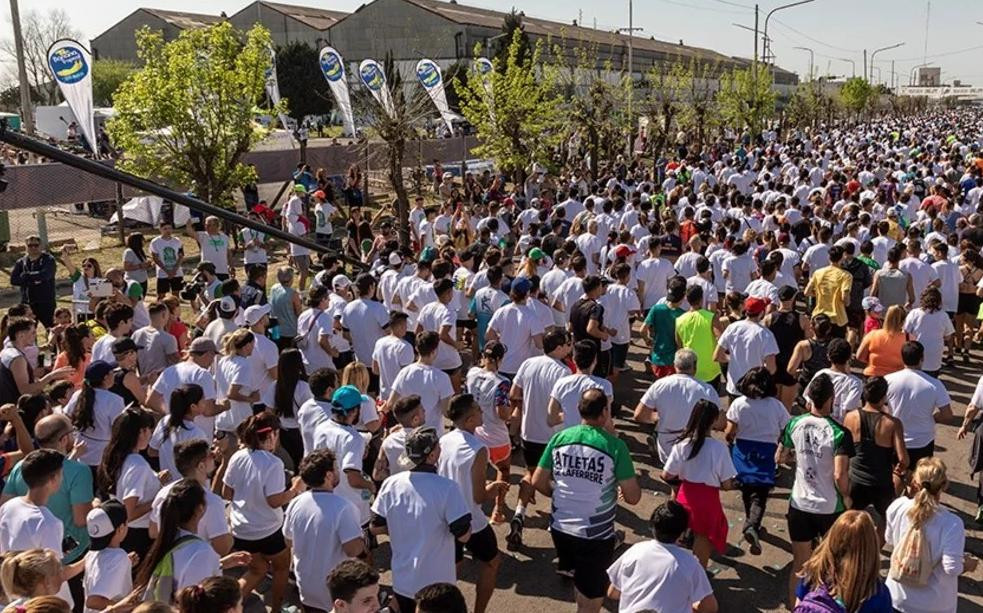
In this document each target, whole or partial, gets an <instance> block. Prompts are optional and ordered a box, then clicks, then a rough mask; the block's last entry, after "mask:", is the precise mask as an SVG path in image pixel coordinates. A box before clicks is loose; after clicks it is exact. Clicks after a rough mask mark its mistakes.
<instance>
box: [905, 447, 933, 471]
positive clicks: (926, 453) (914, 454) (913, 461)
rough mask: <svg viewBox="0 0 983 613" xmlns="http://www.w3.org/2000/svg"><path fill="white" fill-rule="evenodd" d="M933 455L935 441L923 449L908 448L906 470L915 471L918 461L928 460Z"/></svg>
mask: <svg viewBox="0 0 983 613" xmlns="http://www.w3.org/2000/svg"><path fill="white" fill-rule="evenodd" d="M934 455H935V441H932V442H931V443H929V444H928V445H925V446H924V447H916V448H914V449H912V448H910V447H909V448H908V470H915V466H916V465H917V464H918V460H921V459H922V458H930V457H932V456H934Z"/></svg>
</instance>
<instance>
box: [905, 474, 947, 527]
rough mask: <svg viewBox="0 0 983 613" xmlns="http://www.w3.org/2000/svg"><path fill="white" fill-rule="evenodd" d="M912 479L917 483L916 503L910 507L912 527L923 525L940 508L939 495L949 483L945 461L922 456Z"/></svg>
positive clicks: (909, 516)
mask: <svg viewBox="0 0 983 613" xmlns="http://www.w3.org/2000/svg"><path fill="white" fill-rule="evenodd" d="M911 481H912V483H914V484H917V486H918V491H917V492H916V493H915V497H914V500H915V503H914V504H913V505H911V508H910V509H908V520H909V521H911V526H912V528H921V527H923V526H924V525H925V524H926V523H927V522H928V520H930V519H932V517H933V516H934V515H935V513H936V512H937V511H938V510H939V508H940V506H939V497H940V496H941V495H942V491H943V490H945V488H946V486H947V485H948V484H949V479H948V477H946V466H945V462H943V461H942V460H940V459H939V458H935V457H932V458H922V459H921V460H918V464H917V465H916V466H915V472H914V474H913V475H912V476H911Z"/></svg>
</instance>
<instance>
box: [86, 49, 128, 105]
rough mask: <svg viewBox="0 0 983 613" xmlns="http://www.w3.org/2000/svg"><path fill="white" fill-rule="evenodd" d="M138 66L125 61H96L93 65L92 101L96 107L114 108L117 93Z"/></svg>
mask: <svg viewBox="0 0 983 613" xmlns="http://www.w3.org/2000/svg"><path fill="white" fill-rule="evenodd" d="M136 71H137V66H136V65H135V64H131V63H130V62H126V61H123V60H96V61H95V62H93V63H92V100H93V102H95V105H96V106H112V105H113V96H115V95H116V91H117V90H118V89H119V88H120V85H122V84H123V81H126V80H127V79H128V78H130V76H131V75H132V74H133V73H134V72H136Z"/></svg>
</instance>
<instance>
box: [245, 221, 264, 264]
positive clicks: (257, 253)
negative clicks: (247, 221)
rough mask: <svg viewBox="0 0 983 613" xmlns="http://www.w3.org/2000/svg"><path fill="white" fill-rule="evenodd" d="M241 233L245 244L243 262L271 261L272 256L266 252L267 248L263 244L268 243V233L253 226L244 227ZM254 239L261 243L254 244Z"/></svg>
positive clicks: (261, 262) (259, 262) (260, 262)
mask: <svg viewBox="0 0 983 613" xmlns="http://www.w3.org/2000/svg"><path fill="white" fill-rule="evenodd" d="M240 234H241V235H242V244H243V251H242V262H243V264H266V263H267V262H269V259H270V258H269V256H268V255H267V254H266V248H265V247H263V246H262V245H263V244H265V243H266V234H264V233H263V232H259V231H258V230H253V229H252V228H243V229H242V231H241V232H240ZM253 241H257V242H258V243H259V245H256V244H253Z"/></svg>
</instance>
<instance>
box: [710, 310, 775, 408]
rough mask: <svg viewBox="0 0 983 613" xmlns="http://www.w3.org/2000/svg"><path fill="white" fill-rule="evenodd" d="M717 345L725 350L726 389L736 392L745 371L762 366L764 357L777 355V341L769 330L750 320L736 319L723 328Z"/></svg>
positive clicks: (732, 392)
mask: <svg viewBox="0 0 983 613" xmlns="http://www.w3.org/2000/svg"><path fill="white" fill-rule="evenodd" d="M717 345H719V346H720V347H723V348H724V349H726V350H727V353H728V355H729V362H728V366H727V391H728V392H730V393H731V394H737V393H738V391H737V382H738V381H740V379H741V377H743V376H744V375H745V374H746V373H747V371H749V370H751V369H752V368H754V367H756V366H764V365H765V358H767V357H768V356H770V355H778V343H777V342H776V341H775V335H774V334H772V333H771V330H769V329H768V328H765V327H764V326H762V325H761V324H759V323H757V322H754V321H750V320H746V319H744V320H741V321H736V322H734V323H732V324H730V325H729V326H727V328H726V329H725V330H724V332H723V334H721V335H720V339H718V341H717Z"/></svg>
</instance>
